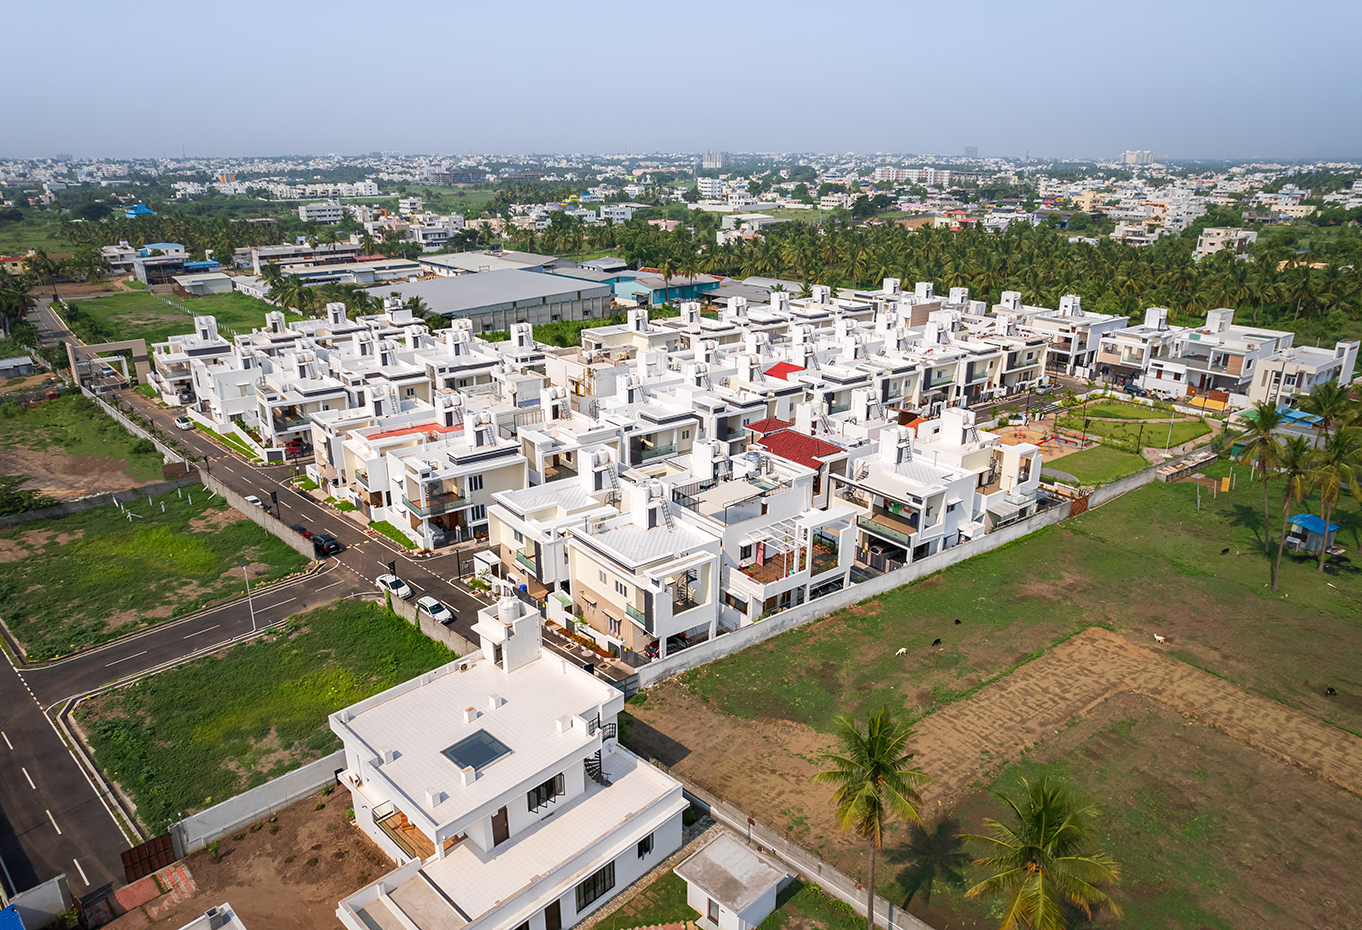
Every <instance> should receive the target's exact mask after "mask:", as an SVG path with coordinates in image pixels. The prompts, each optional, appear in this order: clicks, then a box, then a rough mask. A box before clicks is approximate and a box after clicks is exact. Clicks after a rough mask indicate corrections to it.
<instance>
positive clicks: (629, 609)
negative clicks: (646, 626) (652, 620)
mask: <svg viewBox="0 0 1362 930" xmlns="http://www.w3.org/2000/svg"><path fill="white" fill-rule="evenodd" d="M624 612H625V613H627V614H628V615H629V616H630V617H632V618H633V619H635V620H637V621H638V622H639V623H647V622H648V617H647V615H646V614H644V613H643V611H641V610H639V609H638V608H637V607H635V606H634V605H633V604H625V605H624Z"/></svg>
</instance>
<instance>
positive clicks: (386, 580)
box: [374, 575, 412, 601]
mask: <svg viewBox="0 0 1362 930" xmlns="http://www.w3.org/2000/svg"><path fill="white" fill-rule="evenodd" d="M374 584H376V585H378V590H380V591H391V592H392V593H393V595H394V596H396V597H400V598H402V600H404V601H405V600H406V599H407V598H409V597H411V593H412V592H411V585H409V584H407V583H406V582H405V581H403V580H402V579H401V578H398V577H397V576H396V575H379V576H378V577H377V578H375V579H374Z"/></svg>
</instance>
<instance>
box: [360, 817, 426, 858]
mask: <svg viewBox="0 0 1362 930" xmlns="http://www.w3.org/2000/svg"><path fill="white" fill-rule="evenodd" d="M384 808H392V804H384V805H381V806H379V807H377V808H374V812H373V817H374V823H376V824H377V825H378V828H379V829H380V830H382V831H383V832H384V834H386V835H387V837H388V838H389V839H390V840H392V841H393V842H394V843H396V844H397V846H398V848H399V849H401V850H402V852H403V853H405V854H406V855H407V856H410V857H411V858H412V859H421V860H423V861H424V860H426V859H429V858H430V857H431V856H433V855H435V844H434V843H432V842H431V841H430V839H429V838H428V837H427V836H426V835H425V834H424V833H422V832H421V831H420V830H418V829H416V825H415V824H413V823H411V822H410V821H409V820H407V815H406V814H404V813H402V812H401V811H399V810H393V811H392V813H390V814H387V816H382V811H383V809H384Z"/></svg>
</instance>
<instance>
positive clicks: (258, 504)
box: [246, 494, 265, 510]
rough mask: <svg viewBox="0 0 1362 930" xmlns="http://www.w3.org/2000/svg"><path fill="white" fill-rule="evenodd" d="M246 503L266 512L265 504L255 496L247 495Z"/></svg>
mask: <svg viewBox="0 0 1362 930" xmlns="http://www.w3.org/2000/svg"><path fill="white" fill-rule="evenodd" d="M246 503H248V504H250V505H252V506H254V507H259V508H260V509H261V510H264V509H265V504H264V502H263V501H261V500H260V498H258V497H256V496H255V495H254V494H247V495H246Z"/></svg>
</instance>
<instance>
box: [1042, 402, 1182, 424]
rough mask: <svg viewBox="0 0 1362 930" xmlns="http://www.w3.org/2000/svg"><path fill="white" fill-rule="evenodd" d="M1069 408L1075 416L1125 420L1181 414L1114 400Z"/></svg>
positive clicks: (1160, 418)
mask: <svg viewBox="0 0 1362 930" xmlns="http://www.w3.org/2000/svg"><path fill="white" fill-rule="evenodd" d="M1068 409H1069V410H1070V411H1071V412H1072V413H1073V414H1074V415H1075V416H1088V417H1120V418H1121V419H1124V420H1166V419H1168V418H1169V417H1174V416H1178V415H1179V414H1178V413H1177V412H1176V411H1171V410H1154V409H1153V408H1151V407H1140V406H1136V405H1135V404H1122V403H1119V402H1117V401H1113V400H1104V401H1100V402H1098V403H1093V404H1088V406H1087V407H1086V408H1085V407H1083V406H1082V405H1081V404H1080V405H1079V406H1077V407H1070V408H1068Z"/></svg>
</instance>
